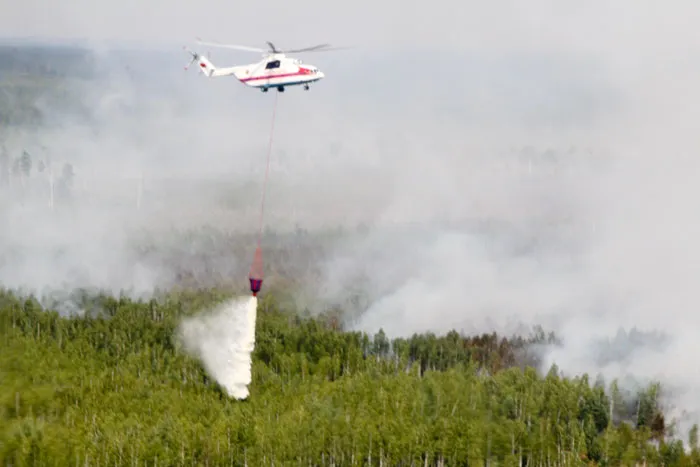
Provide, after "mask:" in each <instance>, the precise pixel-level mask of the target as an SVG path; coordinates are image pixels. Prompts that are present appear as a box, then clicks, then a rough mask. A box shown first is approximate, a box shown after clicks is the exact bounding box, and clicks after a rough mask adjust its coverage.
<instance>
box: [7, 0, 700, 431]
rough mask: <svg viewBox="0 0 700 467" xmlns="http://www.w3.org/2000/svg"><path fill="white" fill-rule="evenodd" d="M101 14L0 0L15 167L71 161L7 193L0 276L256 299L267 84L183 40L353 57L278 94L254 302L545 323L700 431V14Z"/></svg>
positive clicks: (474, 322)
mask: <svg viewBox="0 0 700 467" xmlns="http://www.w3.org/2000/svg"><path fill="white" fill-rule="evenodd" d="M443 3H444V2H443ZM90 5H92V4H90ZM90 5H87V4H86V3H85V2H82V3H81V2H78V3H75V2H73V3H71V4H66V3H56V4H55V5H53V4H52V5H51V6H45V5H44V6H41V7H39V4H38V3H37V2H32V1H30V2H24V3H21V4H19V3H12V4H11V2H9V3H8V2H6V4H4V5H2V6H0V30H1V31H3V34H4V35H5V36H6V37H7V38H8V39H7V40H5V41H4V42H5V43H8V44H11V46H10V48H3V49H2V50H1V51H0V53H2V55H3V59H2V60H0V76H2V78H3V85H2V86H3V88H2V92H0V99H1V100H0V106H1V107H0V109H2V114H3V115H2V119H3V120H2V121H3V125H2V128H1V129H0V142H1V143H2V145H3V147H4V154H6V155H7V157H8V159H7V161H8V164H9V163H10V162H9V161H11V160H13V158H16V157H20V156H21V154H22V151H24V150H26V151H28V153H29V154H31V155H32V157H33V161H34V164H36V163H37V162H36V161H38V160H40V159H41V158H42V157H44V156H46V155H50V156H51V158H52V159H54V160H59V161H62V162H67V163H69V164H70V165H71V167H72V169H73V170H74V172H75V176H74V178H73V179H72V180H73V182H72V188H71V190H70V193H71V195H70V199H71V200H72V201H71V203H72V204H70V205H69V204H67V203H62V202H61V201H60V199H63V198H60V196H59V195H57V196H59V198H57V199H58V201H56V203H55V206H54V209H53V211H51V210H49V209H48V208H47V206H48V199H49V194H48V193H49V192H48V191H47V189H46V187H47V182H46V180H47V179H46V177H45V176H44V175H36V174H35V176H34V177H33V178H32V179H31V180H30V181H28V182H26V184H20V185H18V184H16V183H15V184H14V185H13V187H12V188H8V187H7V186H5V187H4V188H3V191H4V193H5V194H4V195H3V196H2V197H1V198H0V203H2V204H1V206H2V211H0V212H2V216H3V219H2V221H1V222H2V225H3V228H2V229H0V283H2V284H3V285H4V286H6V287H10V288H26V289H32V290H38V291H44V292H48V291H50V290H54V291H56V290H63V291H64V292H65V291H69V290H72V289H75V288H82V287H101V288H105V289H107V290H109V291H112V292H114V293H119V291H120V290H122V289H126V290H129V291H130V292H129V293H131V294H132V295H133V296H137V297H149V296H151V294H153V293H154V290H155V289H157V288H169V287H171V286H173V285H174V284H176V283H182V282H183V281H190V282H192V283H195V284H199V285H204V284H207V285H209V284H214V283H216V284H226V285H227V286H229V287H231V288H234V289H238V290H240V291H241V292H244V291H245V286H246V280H245V275H246V272H247V269H248V266H249V262H250V259H251V257H252V253H253V248H254V239H253V237H252V235H253V234H254V231H255V228H256V226H257V221H258V217H257V216H258V212H257V210H258V203H259V197H260V189H261V182H262V176H263V170H264V156H265V150H266V145H267V141H268V136H269V128H270V118H271V112H272V104H273V98H274V94H273V93H268V94H262V93H260V92H259V91H256V90H252V89H247V88H245V87H244V86H243V85H241V84H240V83H237V82H235V81H233V80H231V79H220V80H206V79H205V78H204V77H202V76H201V75H198V74H197V73H196V70H194V69H192V70H190V71H189V72H187V73H185V72H184V71H183V70H182V67H183V66H184V65H185V64H186V62H187V59H188V56H187V55H186V54H185V53H184V52H183V51H182V50H181V46H182V45H185V44H187V45H188V46H190V47H192V48H195V47H196V45H194V44H193V41H192V39H193V38H194V37H195V36H203V37H204V36H206V38H207V39H211V40H217V41H224V42H233V43H240V44H245V45H252V46H260V45H261V44H262V43H263V41H265V40H271V41H273V42H275V43H276V44H278V43H279V44H278V45H279V46H281V47H285V46H289V47H297V46H304V45H310V44H314V43H320V42H330V43H332V44H334V45H339V46H340V45H351V46H355V48H354V49H351V50H347V51H343V52H334V53H327V54H313V55H312V54H309V55H308V56H304V57H303V58H304V60H305V61H308V62H310V63H313V64H315V65H318V66H319V67H320V68H321V70H323V71H324V72H325V73H326V79H325V80H323V81H321V82H320V83H318V84H317V85H313V86H312V87H311V90H310V91H309V92H303V91H302V90H301V89H293V90H289V92H286V93H285V94H284V95H282V96H280V103H279V107H278V112H277V115H278V118H277V122H276V130H275V142H274V150H273V157H272V159H273V167H272V171H271V174H270V186H269V188H270V191H269V193H268V200H267V204H266V209H267V210H266V226H267V228H268V229H269V233H268V235H267V236H266V238H265V242H266V243H265V248H266V252H267V251H269V252H270V256H269V257H273V258H276V259H275V260H274V261H271V260H268V261H267V262H266V265H267V267H268V268H270V275H269V279H266V282H265V285H264V286H263V289H264V291H274V290H276V288H277V289H283V288H284V289H285V290H287V291H288V290H292V292H287V293H286V295H285V298H286V299H287V300H289V301H290V302H291V303H294V304H295V305H296V306H298V307H300V308H301V309H303V308H308V309H309V310H310V311H311V312H313V313H319V312H321V311H323V310H327V309H328V308H331V307H335V306H338V307H341V308H343V309H344V310H345V312H346V314H345V315H344V316H345V318H346V323H345V324H346V326H347V327H348V328H350V329H360V330H364V331H368V332H372V333H373V332H376V331H377V330H379V329H380V328H382V329H384V330H385V331H386V332H387V334H389V335H390V336H410V335H411V334H412V333H416V332H426V331H432V332H436V333H443V332H447V331H449V330H450V329H453V328H455V329H458V330H463V331H464V332H465V333H475V332H491V331H498V332H499V333H504V334H510V333H515V332H518V331H520V330H521V329H523V328H526V329H530V328H532V326H534V325H541V326H543V327H544V328H545V329H547V330H552V331H554V332H555V333H556V335H557V336H558V337H559V338H560V339H561V342H562V344H561V346H559V347H557V348H554V349H552V350H549V351H548V352H547V354H546V355H545V356H544V366H545V367H549V365H551V364H552V363H556V364H557V365H558V366H559V367H560V368H561V369H562V370H563V371H564V372H566V373H571V374H577V373H580V372H589V373H591V374H597V373H601V374H603V375H605V376H606V377H607V378H615V377H619V378H624V377H625V376H630V377H633V378H635V379H636V380H641V381H646V380H650V379H663V380H664V381H665V382H666V383H667V387H668V391H667V392H666V393H665V397H666V398H667V399H666V400H665V402H666V404H668V406H669V407H670V410H671V412H672V413H673V407H682V408H683V409H685V410H688V411H690V412H693V414H692V416H691V417H690V418H688V419H687V420H686V421H687V422H696V421H698V419H697V415H696V414H695V412H697V411H698V410H700V406H699V404H698V402H697V400H696V398H694V397H693V396H694V394H696V393H697V391H698V390H700V371H699V370H698V367H697V366H696V365H695V364H694V361H693V357H692V355H694V354H695V353H696V351H697V350H698V344H697V339H696V336H697V335H698V333H699V332H700V318H699V317H698V314H697V313H696V309H697V307H698V298H697V294H696V293H695V288H696V285H695V278H696V277H697V273H698V266H697V265H698V264H700V248H698V247H697V246H696V241H695V238H696V236H697V235H696V234H697V233H698V231H700V222H699V221H698V219H697V216H696V215H694V214H695V199H696V198H697V196H698V190H700V189H698V188H694V187H695V186H697V184H696V183H695V178H696V177H695V174H696V173H697V170H698V168H699V167H698V165H699V163H698V157H697V154H698V153H699V152H698V149H699V148H698V145H699V144H700V143H698V140H697V137H696V131H695V128H694V127H695V125H694V122H696V121H697V120H698V118H697V117H698V116H697V115H696V114H697V112H698V110H697V109H700V106H699V105H698V104H700V102H698V101H699V100H700V99H699V98H700V93H699V92H698V91H697V85H696V83H697V82H699V81H698V78H699V77H700V76H698V75H700V67H699V66H698V50H700V49H699V46H700V33H698V32H697V28H696V24H698V23H697V19H698V17H697V16H698V13H700V6H698V5H697V4H696V3H690V2H685V1H684V2H676V3H673V4H668V5H662V4H661V3H658V2H651V1H646V2H618V3H615V4H614V5H613V4H608V3H603V2H589V3H586V4H580V5H578V4H577V5H574V4H573V3H568V4H567V3H561V2H560V3H557V4H555V3H554V2H543V1H536V2H528V3H527V5H526V4H522V3H517V4H516V2H507V4H503V3H501V4H499V5H498V6H497V5H495V4H494V5H483V4H481V3H476V2H472V3H461V4H460V6H459V7H458V8H456V7H454V6H448V5H447V4H441V3H438V4H431V6H430V8H431V10H430V11H426V10H425V9H423V8H418V7H416V6H412V5H405V4H404V6H403V7H401V8H399V7H397V6H396V5H392V4H382V5H381V8H379V9H377V8H371V9H370V8H367V9H366V10H365V9H363V4H362V3H357V2H355V3H350V4H347V5H343V6H340V5H336V6H330V4H328V3H325V4H320V3H319V4H318V5H316V4H314V3H313V2H312V3H306V4H304V5H303V7H300V6H299V5H291V4H290V5H289V6H285V8H290V10H289V11H286V10H282V9H276V7H274V6H273V5H267V6H266V5H259V4H256V5H255V6H254V8H253V6H246V7H240V8H239V9H236V8H234V7H224V6H223V5H221V4H219V2H212V1H210V2H204V3H200V4H198V5H197V7H196V8H195V7H194V6H192V7H189V6H184V5H179V4H177V3H176V4H172V3H169V4H167V6H166V5H165V4H164V5H162V7H159V6H158V5H156V4H151V5H149V6H143V4H139V5H137V3H136V2H129V1H127V2H124V1H122V2H107V3H103V4H99V7H98V6H97V5H98V4H94V5H92V6H90ZM393 7H396V8H393ZM39 11H41V15H44V16H43V18H42V17H41V15H40V14H39V13H38V12H39ZM367 11H371V12H372V13H371V14H368V13H366V12H367ZM260 17H262V18H264V23H265V24H264V26H257V25H258V24H259V21H260V20H259V19H254V18H260ZM313 18H326V19H325V20H323V21H320V20H315V19H313ZM107 19H109V20H107ZM359 25H362V28H361V29H362V30H363V34H362V35H361V37H358V33H357V31H358V27H359ZM125 31H129V32H128V34H127V33H126V32H125ZM18 36H43V37H40V41H41V42H50V41H52V40H54V39H53V38H59V39H61V40H62V41H63V40H67V39H71V40H72V39H74V38H88V39H89V40H88V41H87V44H88V46H89V47H90V49H89V53H87V55H83V52H65V50H64V49H55V50H54V51H53V52H46V51H38V52H37V51H35V50H32V51H26V52H20V54H19V55H18V53H17V52H18V50H22V49H15V48H12V47H14V45H12V44H17V43H19V42H23V41H20V40H18V39H17V37H18ZM151 41H154V42H153V43H151ZM116 44H119V46H118V47H117V45H116ZM127 46H128V48H129V50H124V48H126V47H127ZM114 48H119V49H120V51H118V52H117V51H114V50H113V49H114ZM63 53H67V54H69V55H70V57H66V58H65V59H63V58H59V59H56V57H59V56H60V54H63ZM210 53H211V59H212V61H213V62H214V63H215V64H218V63H222V64H228V63H241V62H248V61H251V62H252V61H254V60H256V59H258V58H259V57H258V56H257V55H256V54H245V53H232V52H228V51H222V50H211V51H210ZM34 54H40V56H41V57H42V58H41V59H40V60H34V59H33V57H35V55H34ZM46 54H49V55H50V56H51V57H53V58H51V59H47V58H46V56H47V55H46ZM8 57H10V59H9V60H8ZM49 60H50V63H51V64H50V65H46V64H47V63H49ZM25 71H26V73H25ZM54 72H58V74H60V75H62V74H65V76H63V77H55V76H52V77H50V76H51V75H52V74H54ZM28 74H31V76H28ZM49 80H50V81H49ZM56 83H61V84H56ZM30 101H31V105H27V104H28V102H30ZM18 108H21V109H23V112H26V113H24V114H22V115H20V116H18V115H17V114H16V109H18ZM31 109H34V110H31ZM8 167H9V166H8ZM62 167H63V166H62ZM34 168H36V165H34ZM140 179H142V180H143V181H142V184H140V182H139V180H140ZM22 183H24V182H22ZM18 186H21V187H22V188H21V189H20V188H18ZM140 187H141V188H140ZM66 206H70V208H67V207H66ZM137 206H138V209H136V208H137ZM341 228H342V229H343V230H342V231H339V230H338V229H341ZM174 229H178V230H177V232H174ZM193 232H194V233H193ZM237 235H240V236H241V237H240V238H239V237H237ZM275 251H278V252H281V253H279V254H278V255H277V256H274V253H272V252H275ZM266 254H268V253H266ZM105 264H108V265H109V266H108V267H105V266H104V265H105ZM239 284H240V285H239ZM290 284H291V285H292V286H293V287H291V288H287V287H288V286H290ZM69 302H70V300H68V301H66V300H63V302H62V303H63V304H64V305H65V306H64V308H61V310H64V311H66V312H68V311H79V310H77V309H76V306H75V303H72V302H70V303H69ZM633 330H637V331H639V332H642V333H645V334H646V333H649V334H655V335H657V337H655V338H649V337H647V338H645V339H639V340H637V339H631V338H629V337H628V336H627V333H629V332H632V331H633ZM601 340H603V341H605V340H609V341H610V342H609V343H608V344H607V345H602V344H600V342H601ZM630 384H631V383H630ZM675 415H678V416H681V415H682V414H680V413H675ZM686 428H687V426H686Z"/></svg>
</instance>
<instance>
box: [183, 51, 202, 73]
mask: <svg viewBox="0 0 700 467" xmlns="http://www.w3.org/2000/svg"><path fill="white" fill-rule="evenodd" d="M183 49H184V50H185V52H187V53H188V54H190V55H192V60H190V61H189V62H188V63H187V65H185V71H187V70H189V68H190V67H191V66H192V64H193V63H194V62H196V61H199V54H198V53H197V52H192V51H191V50H190V49H188V48H187V47H183Z"/></svg>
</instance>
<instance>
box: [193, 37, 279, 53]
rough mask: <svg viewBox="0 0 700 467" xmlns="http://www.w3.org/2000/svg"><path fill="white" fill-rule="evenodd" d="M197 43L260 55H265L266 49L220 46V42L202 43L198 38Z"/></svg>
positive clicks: (232, 45)
mask: <svg viewBox="0 0 700 467" xmlns="http://www.w3.org/2000/svg"><path fill="white" fill-rule="evenodd" d="M197 43H198V44H200V45H209V46H212V47H221V48H224V49H235V50H245V51H246V52H259V53H265V52H266V50H265V49H260V48H258V47H248V46H245V45H234V44H220V43H218V42H207V41H202V40H200V39H199V38H197Z"/></svg>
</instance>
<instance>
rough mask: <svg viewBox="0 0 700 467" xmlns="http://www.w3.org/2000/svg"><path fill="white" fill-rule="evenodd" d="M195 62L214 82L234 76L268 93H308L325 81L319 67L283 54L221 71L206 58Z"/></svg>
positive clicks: (198, 57) (200, 56) (221, 69)
mask: <svg viewBox="0 0 700 467" xmlns="http://www.w3.org/2000/svg"><path fill="white" fill-rule="evenodd" d="M195 60H196V61H197V62H198V64H199V69H200V71H201V72H202V73H204V75H206V76H207V77H210V78H215V77H221V76H234V77H235V78H236V79H238V80H239V81H240V82H241V83H243V84H245V85H246V86H250V87H253V88H258V89H260V90H261V91H263V92H267V91H268V89H270V88H277V90H278V91H280V92H283V91H284V88H285V87H288V86H303V87H304V89H305V90H307V91H308V89H309V84H311V83H313V82H316V81H319V80H321V79H323V78H324V77H325V75H324V73H323V72H322V71H321V70H319V69H318V67H316V66H314V65H310V64H304V63H302V61H301V60H298V59H296V58H289V57H285V56H284V55H283V54H270V55H267V56H266V57H265V58H264V59H262V60H261V61H259V62H257V63H251V64H249V65H239V66H232V67H226V68H218V67H216V66H215V65H214V64H213V63H211V62H210V61H209V59H208V58H206V57H204V56H202V55H196V56H195Z"/></svg>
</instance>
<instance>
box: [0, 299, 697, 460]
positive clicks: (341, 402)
mask: <svg viewBox="0 0 700 467" xmlns="http://www.w3.org/2000/svg"><path fill="white" fill-rule="evenodd" d="M226 298H227V296H226V294H224V293H222V292H219V291H216V290H208V291H200V292H196V293H195V292H179V293H176V292H173V293H171V294H170V295H168V296H165V297H163V298H162V299H161V300H157V301H156V300H151V301H141V302H134V301H131V300H129V299H126V298H118V299H117V298H113V297H108V296H92V297H84V299H85V300H90V303H91V305H92V306H91V307H89V308H88V311H86V312H85V313H84V314H82V315H75V316H71V317H67V316H61V315H59V313H57V312H56V311H52V310H50V309H49V310H44V309H43V308H42V307H41V305H40V304H39V303H38V301H37V300H36V299H34V298H32V297H29V298H27V297H19V296H17V295H16V294H13V293H10V292H3V293H2V294H0V341H1V342H2V348H3V351H2V352H0V388H2V389H1V390H0V418H1V419H2V423H1V424H0V460H1V461H2V464H3V465H66V464H81V465H108V464H109V465H113V464H120V465H121V464H127V463H129V464H132V463H134V464H136V463H139V464H141V463H146V464H147V465H193V464H198V465H224V464H225V465H297V464H303V465H308V464H311V465H366V464H370V465H379V463H380V462H381V463H382V464H383V465H442V464H445V465H476V464H479V465H483V463H484V462H490V463H492V464H494V465H545V464H546V465H573V464H577V465H578V464H581V465H582V464H589V463H591V462H593V463H595V464H597V465H631V464H633V463H635V462H638V463H641V462H644V461H646V462H647V463H648V464H649V465H661V464H663V465H691V464H692V465H695V464H698V461H699V460H700V457H698V452H697V428H695V427H694V428H693V430H691V433H689V436H688V437H687V439H688V441H689V443H685V444H687V445H689V447H691V448H692V449H688V450H687V452H686V450H685V449H684V447H685V446H684V442H683V440H682V439H677V438H678V437H672V436H670V435H671V434H672V433H669V431H670V427H667V426H666V422H665V419H664V413H663V412H662V410H661V407H660V404H659V391H660V386H659V385H658V384H654V385H651V386H649V387H648V388H645V389H644V390H642V391H640V392H639V393H638V394H631V395H630V394H625V393H624V392H623V391H622V390H621V389H620V388H618V386H617V383H616V382H614V381H613V382H610V383H609V385H607V386H606V384H605V383H604V382H602V381H601V380H599V379H598V380H596V381H595V382H593V381H591V380H590V379H589V376H588V375H581V376H578V377H576V378H565V377H563V376H561V375H560V374H559V371H558V369H557V368H556V367H552V368H551V369H550V370H549V372H548V373H547V374H538V372H537V371H536V369H535V368H536V365H538V362H537V360H536V352H533V351H532V349H533V348H535V347H534V346H536V345H542V344H546V343H548V342H549V343H553V340H554V336H552V335H546V334H545V333H544V331H542V330H539V331H538V332H536V333H534V334H533V335H532V336H529V337H526V338H523V337H513V338H505V337H501V336H498V335H497V334H484V335H479V336H463V335H460V334H458V333H457V332H454V331H453V332H450V333H448V334H446V335H443V336H436V335H433V334H420V335H414V336H412V337H411V338H408V339H389V338H388V337H387V336H386V335H385V334H384V333H383V331H379V332H378V333H376V334H375V335H373V336H369V335H367V334H364V333H360V332H350V331H345V330H343V329H341V328H340V326H339V325H338V321H337V320H335V319H334V317H333V316H332V315H328V316H317V317H303V318H302V317H301V316H300V314H299V313H297V312H296V311H295V310H291V309H280V307H279V306H278V304H277V303H276V302H275V299H274V296H273V295H267V296H265V297H264V298H263V299H261V301H260V302H259V310H258V320H257V330H256V348H255V352H254V363H253V382H252V384H251V396H250V397H249V399H247V400H244V401H235V400H232V399H229V398H228V397H227V396H226V394H225V392H224V391H222V390H221V388H220V387H219V386H218V385H217V383H216V382H214V381H212V380H211V379H210V378H209V377H208V376H207V374H206V372H205V371H204V369H203V368H202V365H201V364H200V363H199V362H198V361H197V360H196V359H194V358H192V357H191V356H189V355H187V354H186V353H185V352H184V351H183V349H182V347H181V345H180V344H179V342H178V340H177V338H176V335H177V333H176V329H177V326H178V323H179V322H180V320H181V319H182V318H183V317H184V316H187V315H191V314H193V313H197V312H198V311H199V310H202V309H204V308H207V307H211V306H213V305H214V304H216V303H219V302H221V301H223V300H224V299H226Z"/></svg>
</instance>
